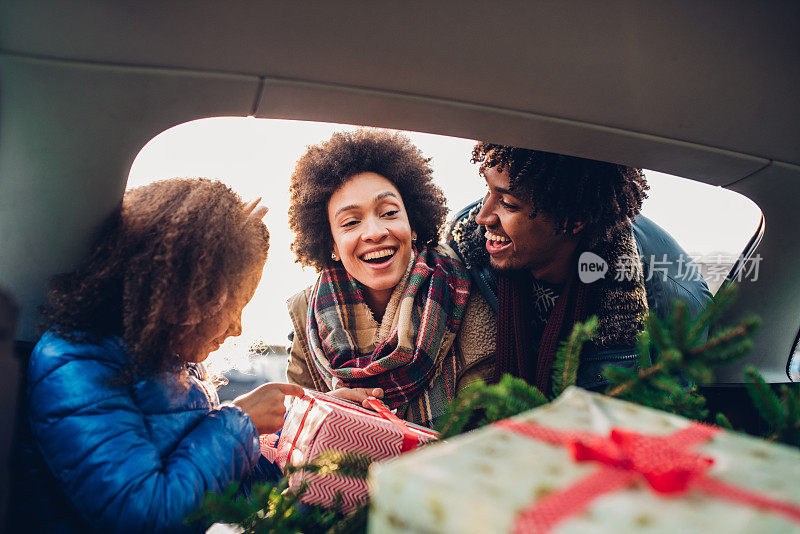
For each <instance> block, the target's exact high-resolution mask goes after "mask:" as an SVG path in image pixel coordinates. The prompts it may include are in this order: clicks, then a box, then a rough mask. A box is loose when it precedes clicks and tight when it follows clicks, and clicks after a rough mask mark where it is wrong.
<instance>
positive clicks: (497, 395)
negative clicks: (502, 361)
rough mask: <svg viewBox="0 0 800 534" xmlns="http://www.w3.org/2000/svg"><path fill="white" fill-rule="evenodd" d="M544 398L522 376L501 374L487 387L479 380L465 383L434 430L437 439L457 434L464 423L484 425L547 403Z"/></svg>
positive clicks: (464, 425)
mask: <svg viewBox="0 0 800 534" xmlns="http://www.w3.org/2000/svg"><path fill="white" fill-rule="evenodd" d="M547 402H548V399H547V397H546V396H545V395H544V394H543V393H542V392H541V391H539V390H538V389H537V388H536V387H535V386H531V385H529V384H528V383H527V382H525V381H524V380H522V379H519V378H515V377H513V376H511V375H504V376H503V377H502V378H501V379H500V382H499V383H497V384H495V385H491V386H488V385H486V384H485V383H483V382H481V381H477V382H474V383H472V384H470V385H469V387H467V388H466V389H465V390H464V391H463V392H462V393H461V394H459V395H458V396H457V397H456V399H455V400H454V401H453V402H451V403H450V406H449V408H448V410H447V412H446V413H445V414H444V415H443V416H442V417H441V418H440V420H439V423H438V424H437V425H436V430H437V431H438V432H439V434H440V439H447V438H450V437H452V436H455V435H457V434H460V433H462V432H463V431H464V429H465V428H467V427H468V426H475V427H479V426H484V425H487V424H490V423H493V422H495V421H499V420H501V419H507V418H508V417H513V416H514V415H517V414H519V413H522V412H526V411H528V410H530V409H533V408H536V407H538V406H542V405H543V404H547Z"/></svg>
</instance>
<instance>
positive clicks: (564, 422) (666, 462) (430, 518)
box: [368, 388, 800, 534]
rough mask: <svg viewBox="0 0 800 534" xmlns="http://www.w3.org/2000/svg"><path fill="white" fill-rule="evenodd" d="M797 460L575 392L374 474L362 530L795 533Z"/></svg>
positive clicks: (798, 525)
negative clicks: (366, 517) (366, 523)
mask: <svg viewBox="0 0 800 534" xmlns="http://www.w3.org/2000/svg"><path fill="white" fill-rule="evenodd" d="M799 480H800V451H798V450H797V449H796V448H793V447H788V446H785V445H780V444H775V443H769V442H767V441H764V440H760V439H756V438H752V437H748V436H745V435H742V434H737V433H733V432H726V431H723V430H722V429H720V428H718V427H712V426H709V425H703V424H700V423H696V422H693V421H689V420H687V419H684V418H682V417H678V416H676V415H672V414H668V413H665V412H660V411H656V410H653V409H650V408H645V407H642V406H638V405H636V404H632V403H628V402H623V401H620V400H616V399H612V398H609V397H605V396H602V395H599V394H595V393H589V392H587V391H584V390H581V389H578V388H569V389H567V390H566V391H565V392H564V393H563V394H562V395H561V396H560V397H559V398H558V399H556V401H554V402H552V403H550V404H549V405H547V406H543V407H540V408H537V409H534V410H531V411H529V412H527V413H524V414H521V415H519V416H517V417H514V418H511V419H507V420H505V421H500V422H498V423H495V424H493V425H490V426H488V427H485V428H481V429H479V430H476V431H474V432H470V433H468V434H465V435H463V436H458V437H455V438H452V439H450V440H448V441H447V442H446V443H439V444H436V445H433V446H431V447H426V448H425V449H424V450H420V451H417V452H414V453H412V454H408V455H406V456H403V457H402V458H398V459H397V460H394V461H392V462H385V463H379V464H374V465H372V467H371V468H370V481H371V489H372V501H371V504H370V516H369V530H368V532H370V533H374V534H378V533H380V534H387V533H388V534H392V533H400V532H403V533H406V532H429V533H451V532H459V533H483V532H514V533H515V534H520V533H525V532H536V533H554V534H555V533H558V534H587V533H598V534H600V533H614V534H620V533H625V532H637V533H638V532H647V533H650V534H653V533H663V534H667V533H669V534H673V533H676V532H681V533H685V534H690V533H691V534H705V533H706V532H725V533H726V534H734V533H739V534H747V533H750V532H769V533H770V534H775V533H789V532H800V492H798V481H799Z"/></svg>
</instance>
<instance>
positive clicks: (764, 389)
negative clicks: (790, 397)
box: [744, 366, 785, 439]
mask: <svg viewBox="0 0 800 534" xmlns="http://www.w3.org/2000/svg"><path fill="white" fill-rule="evenodd" d="M744 374H745V387H746V388H747V393H748V394H749V395H750V399H751V400H752V401H753V404H754V405H755V407H756V410H758V413H759V415H760V416H761V417H762V418H763V419H764V420H765V421H766V422H767V424H768V425H769V426H770V430H771V431H772V432H773V434H772V435H770V438H772V439H774V437H773V436H775V435H776V433H780V431H781V430H782V429H783V426H784V424H785V417H784V414H783V413H782V412H783V410H782V409H781V402H780V399H779V398H778V396H777V395H775V392H774V391H772V388H771V387H770V385H769V384H767V382H766V380H764V378H763V377H762V376H761V375H760V374H759V373H758V371H756V368H755V367H753V366H748V367H746V368H745V371H744Z"/></svg>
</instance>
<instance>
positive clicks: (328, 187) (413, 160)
mask: <svg viewBox="0 0 800 534" xmlns="http://www.w3.org/2000/svg"><path fill="white" fill-rule="evenodd" d="M364 172H373V173H376V174H379V175H381V176H383V177H385V178H386V179H388V180H389V181H390V182H392V183H393V184H394V186H395V187H396V188H397V190H398V191H399V192H400V196H401V197H402V200H403V204H404V205H405V208H406V212H407V213H408V219H409V222H410V224H411V228H412V229H413V230H414V231H415V232H416V233H417V239H418V241H417V242H418V243H420V246H426V245H427V246H436V245H437V244H438V242H439V233H440V231H441V228H442V226H443V224H444V221H445V217H446V216H447V208H446V204H445V202H446V201H445V198H444V194H443V193H442V191H441V190H440V189H439V188H438V187H437V186H436V185H435V184H434V183H433V181H432V173H433V170H432V169H431V166H430V158H426V157H424V156H423V155H422V152H420V150H419V149H418V148H417V147H416V146H414V145H413V144H411V141H410V140H409V139H408V137H406V136H404V135H402V134H399V133H395V132H390V131H386V130H377V129H360V130H357V131H354V132H339V133H335V134H333V136H332V137H331V138H330V139H329V140H327V141H324V142H322V143H320V144H318V145H314V146H311V147H309V148H308V151H307V152H306V153H305V154H303V156H301V157H300V159H299V160H298V161H297V165H296V166H295V168H294V172H293V173H292V177H291V181H290V185H289V195H290V201H289V228H290V229H291V230H292V232H294V234H295V239H294V242H293V243H292V250H294V253H295V255H296V256H297V261H298V262H299V263H300V264H301V265H311V266H313V267H314V268H316V269H317V271H320V270H322V269H323V268H325V266H326V265H327V264H328V263H329V262H330V261H331V259H330V257H331V250H333V236H332V234H331V228H330V223H329V222H328V201H329V200H330V198H331V196H332V195H333V193H334V192H335V191H336V190H337V189H339V188H340V187H341V186H342V185H344V184H345V183H346V182H347V181H348V180H349V179H350V178H352V177H353V176H355V175H356V174H361V173H364Z"/></svg>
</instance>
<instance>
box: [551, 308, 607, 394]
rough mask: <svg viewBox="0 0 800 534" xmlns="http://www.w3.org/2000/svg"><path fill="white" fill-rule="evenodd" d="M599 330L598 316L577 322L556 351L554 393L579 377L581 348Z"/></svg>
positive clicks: (570, 384)
mask: <svg viewBox="0 0 800 534" xmlns="http://www.w3.org/2000/svg"><path fill="white" fill-rule="evenodd" d="M595 332H597V316H594V315H593V316H592V317H589V319H588V320H587V321H586V322H585V323H575V326H574V327H573V328H572V332H571V333H570V335H569V337H568V338H567V340H566V341H563V342H561V345H560V346H559V348H558V351H556V354H555V357H554V359H553V371H552V374H551V376H552V383H553V395H555V396H558V395H560V394H561V392H562V391H564V390H565V389H567V387H569V386H572V385H574V384H575V382H576V381H577V379H578V366H579V365H580V357H581V350H582V349H583V345H584V343H586V342H587V341H589V340H591V339H592V338H593V337H594V335H595Z"/></svg>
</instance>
